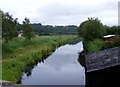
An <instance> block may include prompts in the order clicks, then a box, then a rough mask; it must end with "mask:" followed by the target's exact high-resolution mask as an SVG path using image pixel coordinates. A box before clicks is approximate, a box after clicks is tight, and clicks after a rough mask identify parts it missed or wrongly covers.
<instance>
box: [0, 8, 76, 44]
mask: <svg viewBox="0 0 120 87" xmlns="http://www.w3.org/2000/svg"><path fill="white" fill-rule="evenodd" d="M0 13H1V14H2V38H3V41H4V42H5V43H8V41H9V40H12V39H13V38H15V37H18V34H19V33H21V32H22V34H23V36H24V37H25V38H26V39H28V40H30V39H31V38H32V37H34V36H35V35H58V34H77V29H78V27H77V26H75V25H69V26H52V25H42V24H41V23H38V24H35V23H34V24H31V23H30V20H29V19H28V18H25V19H24V21H23V22H22V24H20V23H19V22H18V18H13V16H12V15H10V14H9V13H8V12H7V13H4V12H3V11H1V10H0Z"/></svg>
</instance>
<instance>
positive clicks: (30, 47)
mask: <svg viewBox="0 0 120 87" xmlns="http://www.w3.org/2000/svg"><path fill="white" fill-rule="evenodd" d="M75 38H77V36H75V35H68V36H67V35H62V36H38V37H35V38H32V39H31V43H28V44H27V45H26V46H24V43H25V42H26V39H25V38H17V39H13V40H12V41H10V42H9V43H7V45H6V48H8V49H10V50H12V51H13V52H12V53H9V52H6V53H5V54H3V61H2V64H3V66H2V79H3V80H8V81H12V82H15V83H17V82H18V81H19V80H20V79H21V76H22V73H23V72H24V71H26V70H27V69H28V67H29V68H30V67H33V65H35V64H36V63H37V62H38V61H42V60H43V59H45V58H46V57H47V56H48V55H50V54H51V52H53V51H54V49H55V48H56V47H57V46H59V44H60V45H63V44H65V43H68V42H70V41H72V40H74V39H75ZM17 43H18V45H17ZM4 44H5V43H4Z"/></svg>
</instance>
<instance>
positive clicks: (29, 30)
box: [22, 18, 34, 40]
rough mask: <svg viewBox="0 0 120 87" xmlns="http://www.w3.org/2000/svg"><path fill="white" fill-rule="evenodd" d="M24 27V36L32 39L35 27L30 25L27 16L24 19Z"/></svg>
mask: <svg viewBox="0 0 120 87" xmlns="http://www.w3.org/2000/svg"><path fill="white" fill-rule="evenodd" d="M22 28H23V32H24V33H23V36H25V37H26V39H29V40H30V39H31V38H32V37H33V36H34V34H33V29H32V27H31V26H30V20H29V19H28V18H25V20H24V21H23V25H22Z"/></svg>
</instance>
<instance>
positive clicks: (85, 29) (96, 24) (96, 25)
mask: <svg viewBox="0 0 120 87" xmlns="http://www.w3.org/2000/svg"><path fill="white" fill-rule="evenodd" d="M105 33H106V31H105V30H104V28H103V25H102V23H101V22H100V20H99V19H97V18H95V19H94V18H88V20H86V21H84V22H83V23H81V25H80V26H79V35H80V36H82V37H83V39H84V40H85V41H92V40H94V39H97V38H102V37H103V35H104V34H105Z"/></svg>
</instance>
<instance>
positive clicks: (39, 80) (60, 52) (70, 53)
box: [21, 42, 85, 85]
mask: <svg viewBox="0 0 120 87" xmlns="http://www.w3.org/2000/svg"><path fill="white" fill-rule="evenodd" d="M82 50H83V45H82V42H78V43H76V44H67V45H64V46H60V47H59V48H57V49H56V50H55V51H54V52H53V53H52V54H51V55H50V56H49V57H47V58H46V59H45V60H44V61H42V62H39V63H38V64H37V65H36V66H34V68H33V69H32V70H30V73H29V74H28V73H23V76H22V79H21V84H22V85H85V69H84V67H82V66H81V65H80V63H79V61H78V57H79V56H78V53H79V52H81V51H82Z"/></svg>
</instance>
